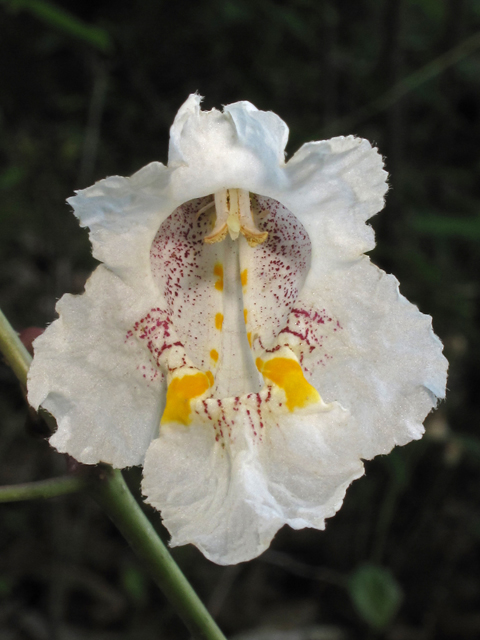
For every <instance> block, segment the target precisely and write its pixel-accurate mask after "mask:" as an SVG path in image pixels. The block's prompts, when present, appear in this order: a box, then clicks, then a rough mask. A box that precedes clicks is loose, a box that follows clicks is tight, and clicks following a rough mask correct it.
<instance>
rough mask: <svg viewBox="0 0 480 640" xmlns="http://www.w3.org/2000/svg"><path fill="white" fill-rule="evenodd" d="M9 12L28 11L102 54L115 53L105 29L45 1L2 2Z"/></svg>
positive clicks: (13, 0) (3, 0) (6, 0)
mask: <svg viewBox="0 0 480 640" xmlns="http://www.w3.org/2000/svg"><path fill="white" fill-rule="evenodd" d="M0 1H1V2H2V3H3V4H4V5H5V6H6V8H7V9H8V10H9V11H22V10H23V11H28V12H29V13H30V14H32V15H33V16H35V17H36V18H38V19H39V20H41V21H42V22H44V23H45V24H46V25H47V26H49V27H53V28H54V29H58V30H59V31H62V32H63V33H64V34H66V35H69V36H73V37H74V38H77V39H79V40H83V42H86V43H88V44H89V45H91V46H92V47H94V48H96V49H98V50H100V51H101V52H102V53H111V52H112V51H113V42H112V39H111V37H110V34H109V33H108V31H106V30H105V29H102V28H101V27H97V26H91V25H88V24H86V23H85V22H82V20H79V19H78V18H77V17H75V16H74V15H73V14H72V13H69V12H68V11H65V9H61V8H60V7H57V6H55V5H54V4H52V3H51V2H46V1H45V0H0Z"/></svg>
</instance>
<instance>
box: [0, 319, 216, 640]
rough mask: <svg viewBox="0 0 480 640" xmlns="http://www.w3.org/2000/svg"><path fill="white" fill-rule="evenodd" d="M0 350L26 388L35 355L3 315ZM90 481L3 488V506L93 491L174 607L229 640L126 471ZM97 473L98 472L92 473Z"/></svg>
mask: <svg viewBox="0 0 480 640" xmlns="http://www.w3.org/2000/svg"><path fill="white" fill-rule="evenodd" d="M0 351H1V352H2V353H3V355H4V357H5V359H6V361H7V363H8V364H9V365H10V366H11V367H12V369H13V371H14V372H15V374H16V375H17V377H18V379H19V380H20V382H21V383H22V384H26V381H27V372H28V367H29V365H30V362H31V357H30V355H29V353H28V351H27V350H26V349H25V347H24V346H23V344H22V342H21V341H20V339H19V337H18V335H17V333H16V332H15V331H14V330H13V328H12V327H11V325H10V324H9V322H8V320H7V319H6V318H5V316H4V315H3V313H2V312H1V311H0ZM96 471H97V474H96V476H95V475H94V476H93V477H92V476H90V477H89V479H88V482H87V481H86V480H84V479H83V478H78V477H70V478H69V477H67V478H53V479H51V480H45V481H43V482H32V483H28V484H23V485H16V486H12V487H3V488H2V487H0V502H11V501H15V500H28V499H30V498H51V497H53V496H55V495H61V494H62V493H70V492H73V491H79V490H80V489H84V488H86V489H88V491H89V493H90V495H91V496H92V497H93V498H94V499H95V500H96V502H98V504H99V505H100V506H101V507H102V508H103V510H104V511H105V512H106V513H107V515H108V516H109V517H110V519H111V520H112V521H113V522H114V523H115V525H116V526H117V527H118V529H119V530H120V531H121V533H122V534H123V536H124V537H125V539H126V540H127V542H128V543H129V544H130V546H131V547H132V549H133V550H134V551H135V553H136V554H137V555H138V557H139V558H140V559H141V560H142V562H143V563H144V564H145V567H146V569H147V570H148V571H149V572H150V574H151V575H152V577H153V579H154V580H155V582H156V583H157V584H158V586H159V587H160V589H162V591H163V592H164V594H165V595H166V597H167V598H168V600H169V601H170V603H171V605H172V606H173V608H174V609H175V611H176V612H177V614H178V615H179V616H180V618H181V619H182V620H183V622H184V623H185V625H186V626H187V627H188V629H189V630H190V632H191V633H192V635H193V636H194V637H195V638H197V639H198V640H225V636H224V635H223V633H222V632H221V631H220V629H219V628H218V626H217V625H216V623H215V621H214V620H213V618H212V616H211V615H210V614H209V613H208V611H207V609H206V608H205V606H204V605H203V603H202V601H201V600H200V599H199V597H198V596H197V594H196V593H195V591H194V590H193V588H192V586H191V585H190V583H189V582H188V580H187V579H186V578H185V576H184V575H183V573H182V572H181V571H180V569H179V567H178V566H177V564H176V563H175V561H174V560H173V558H172V556H171V555H170V553H169V552H168V551H167V549H166V547H165V545H164V544H163V542H162V541H161V540H160V538H159V537H158V535H157V533H156V531H155V529H154V528H153V526H152V525H151V523H150V521H149V520H148V518H147V517H146V515H145V514H144V513H143V511H142V509H141V507H140V505H139V504H138V503H137V501H136V500H135V498H134V497H133V496H132V494H131V493H130V491H129V489H128V487H127V485H126V484H125V481H124V479H123V476H122V474H121V472H120V471H119V470H117V469H112V468H111V467H109V466H107V465H101V466H99V467H98V468H97V469H96ZM92 475H93V474H92Z"/></svg>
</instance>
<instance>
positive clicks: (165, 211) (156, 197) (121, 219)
mask: <svg viewBox="0 0 480 640" xmlns="http://www.w3.org/2000/svg"><path fill="white" fill-rule="evenodd" d="M170 173H171V172H170V171H169V169H167V168H166V167H165V166H164V165H162V164H161V163H160V162H152V163H151V164H149V165H147V166H146V167H143V169H141V170H140V171H137V173H134V174H133V176H131V177H130V178H122V177H120V176H112V177H110V178H106V179H105V180H100V181H99V182H97V183H96V184H94V185H93V186H92V187H89V188H88V189H83V190H81V191H77V192H76V193H77V195H76V196H73V197H71V198H69V199H68V202H69V204H71V205H72V207H73V209H74V212H75V215H76V216H77V218H78V219H79V221H80V224H81V226H82V227H89V229H90V241H91V243H92V252H93V255H94V256H95V258H97V260H100V261H101V262H103V263H105V265H106V266H108V267H109V268H110V269H111V270H112V271H114V272H115V273H116V274H117V275H119V276H120V277H121V278H122V279H123V280H124V281H125V282H127V283H129V284H130V285H132V286H135V287H137V288H140V287H142V288H145V289H148V287H149V286H150V287H151V285H152V279H151V274H150V261H149V254H150V246H151V244H152V242H153V239H154V237H155V234H156V233H157V231H158V227H159V226H160V224H161V223H162V222H163V220H165V218H166V217H167V216H169V215H170V214H171V213H172V211H173V210H174V209H175V207H177V206H178V205H179V204H181V202H182V201H180V202H176V201H174V200H172V199H171V198H170V195H169V181H170Z"/></svg>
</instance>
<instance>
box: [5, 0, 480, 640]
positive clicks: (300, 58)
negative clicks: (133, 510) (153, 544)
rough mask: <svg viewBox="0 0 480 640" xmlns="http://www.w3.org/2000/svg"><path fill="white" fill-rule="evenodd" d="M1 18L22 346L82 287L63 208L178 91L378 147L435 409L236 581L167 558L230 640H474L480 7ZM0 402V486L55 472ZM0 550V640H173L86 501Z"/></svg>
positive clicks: (191, 558)
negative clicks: (435, 366) (241, 639)
mask: <svg viewBox="0 0 480 640" xmlns="http://www.w3.org/2000/svg"><path fill="white" fill-rule="evenodd" d="M0 18H1V19H0V163H1V164H0V194H1V197H0V257H1V264H2V269H1V272H0V306H1V308H2V309H3V311H4V312H5V313H6V315H7V316H8V317H9V318H10V319H11V321H12V322H13V324H14V325H15V326H16V328H18V329H22V328H24V327H27V326H30V325H37V326H45V325H46V324H47V323H48V322H51V320H52V319H53V318H54V304H55V300H56V299H58V298H59V297H60V296H61V295H62V294H63V293H65V292H66V291H70V292H73V293H79V292H81V291H82V288H83V284H84V282H85V279H86V277H87V276H88V274H89V272H90V271H91V270H92V269H93V267H94V261H93V259H92V258H91V256H90V251H89V243H88V239H87V234H86V232H85V231H84V230H80V229H79V228H78V225H77V223H76V221H75V219H74V217H73V215H71V213H70V212H69V208H68V206H67V205H66V204H65V199H66V198H67V197H68V196H69V195H71V194H72V192H73V190H74V189H78V188H82V187H85V186H88V185H89V184H91V183H92V182H93V181H94V180H96V179H100V178H103V177H105V176H106V175H112V174H120V175H126V174H130V173H132V172H133V171H135V170H137V169H139V168H140V167H141V166H143V165H144V164H146V163H147V162H150V161H152V160H161V161H165V160H166V157H167V144H168V128H169V126H170V124H171V122H172V120H173V117H174V115H175V113H176V111H177V109H178V107H179V106H180V105H181V104H182V102H183V101H184V100H185V98H186V97H187V95H188V94H189V93H190V92H193V91H199V93H201V94H202V95H205V96H206V98H205V102H204V106H205V108H211V107H213V106H216V107H220V106H221V105H222V104H227V103H230V102H233V101H236V100H250V101H251V102H253V103H254V104H255V105H256V106H257V107H259V108H261V109H266V110H272V111H275V112H276V113H278V114H279V115H280V116H281V117H282V118H283V119H284V120H285V121H286V122H287V123H288V124H289V126H290V128H291V139H290V142H289V145H288V151H289V153H290V154H291V153H292V152H294V151H295V150H296V149H297V148H298V146H299V145H300V144H302V143H303V142H306V141H309V140H313V139H319V138H321V137H323V136H325V135H343V134H345V135H346V134H351V133H354V134H357V135H359V136H363V137H366V138H368V139H370V140H372V141H374V142H376V144H377V145H378V147H379V149H380V151H381V153H382V154H383V155H385V158H386V167H387V170H388V171H389V172H390V174H391V178H390V185H391V189H390V192H389V193H388V195H387V204H386V209H385V211H384V212H382V213H381V214H380V215H379V216H378V217H376V218H375V219H374V220H373V221H372V224H373V226H374V227H375V230H376V233H377V238H378V247H377V248H376V249H375V251H374V252H372V258H373V260H374V261H375V262H376V263H377V264H379V265H380V266H381V267H382V268H384V269H386V270H387V271H390V272H393V273H395V275H397V276H398V278H399V280H400V282H401V283H402V284H401V290H402V292H403V293H404V294H405V295H406V296H407V297H408V298H409V299H410V300H412V301H414V302H415V303H416V304H418V305H419V307H420V309H421V310H422V311H423V312H425V313H429V314H431V315H432V316H433V319H434V320H433V321H434V327H435V330H436V331H437V333H438V334H439V335H440V336H441V338H442V339H443V340H444V343H445V352H446V355H447V357H448V358H449V360H450V362H451V369H450V378H449V396H448V400H447V402H446V403H444V404H442V405H441V407H440V409H439V410H438V411H437V413H435V414H433V415H432V416H430V418H429V420H428V421H427V437H426V438H424V439H423V440H422V441H420V442H417V443H412V444H411V445H408V446H407V447H403V448H401V449H399V450H398V451H395V452H394V453H393V454H392V455H390V456H388V457H387V458H384V459H376V460H374V461H372V462H369V463H367V474H366V477H365V478H363V479H361V480H359V481H357V482H356V483H354V485H353V486H352V487H351V488H350V489H349V491H348V493H347V498H346V500H345V505H344V507H343V508H342V509H341V511H340V512H339V513H338V514H337V515H336V516H335V518H333V519H332V520H330V521H329V522H328V524H327V528H326V531H325V532H318V531H309V530H304V531H295V532H292V531H291V530H288V529H284V530H282V531H281V532H280V533H279V535H278V536H277V537H276V539H275V541H274V543H273V545H272V550H271V551H268V552H266V553H265V554H264V555H263V556H262V557H261V558H259V559H258V560H256V561H253V562H251V563H248V564H245V565H240V566H238V567H217V566H215V565H212V564H211V563H209V562H208V561H207V560H205V559H204V558H203V557H202V556H201V555H200V554H199V553H198V552H197V551H196V550H195V549H194V548H190V547H185V548H181V549H177V550H175V556H176V558H177V559H178V561H179V563H180V564H181V565H182V567H183V568H184V570H185V572H186V573H187V575H188V577H189V578H190V579H191V580H192V582H193V584H194V585H195V587H196V588H197V589H198V591H199V593H200V595H201V596H202V597H203V599H204V600H205V601H206V602H207V603H208V605H209V607H210V609H211V610H212V612H214V613H215V615H216V617H217V618H218V621H219V623H220V625H221V626H222V627H223V628H224V630H225V632H226V633H227V634H229V635H234V634H237V633H240V632H244V633H245V632H246V631H247V630H251V632H250V635H249V636H248V637H250V638H255V637H257V638H260V637H263V636H261V630H263V632H264V633H267V632H268V630H270V631H272V630H273V631H272V633H273V632H274V633H276V634H277V635H276V636H272V637H276V638H279V637H282V638H285V640H287V638H292V639H293V638H302V639H303V640H308V639H309V638H312V640H313V639H314V638H324V639H327V638H332V640H333V639H334V638H335V639H340V640H341V639H343V638H345V639H350V638H351V639H353V638H355V639H357V638H363V637H365V638H372V637H385V638H387V639H388V640H403V639H405V640H430V639H433V638H435V639H440V640H443V639H447V638H452V639H453V638H454V639H457V638H466V639H469V638H471V639H472V640H473V639H475V638H477V637H479V636H480V620H479V617H478V610H479V606H480V582H479V577H478V571H477V568H476V567H477V566H478V561H479V557H478V556H479V542H480V453H479V452H480V438H479V433H478V425H479V423H480V400H479V394H478V388H479V386H480V366H479V362H480V326H479V325H480V323H479V312H480V304H479V300H480V299H479V294H480V288H479V286H480V285H479V273H480V210H479V200H480V181H479V180H478V173H479V169H480V160H479V154H478V149H479V147H480V53H478V43H479V41H480V36H479V35H478V34H479V33H480V2H478V0H289V1H288V0H286V1H280V0H277V1H275V0H201V1H200V2H197V3H193V2H186V1H185V0H179V1H178V2H176V3H172V2H165V1H159V2H155V3H147V2H140V3H139V2H137V3H134V2H132V1H131V0H130V1H129V0H117V2H112V1H111V0H97V2H92V1H91V0H82V1H80V0H70V1H69V2H66V1H57V2H56V3H53V2H46V1H44V0H2V2H0ZM0 380H1V383H2V394H1V395H0V415H1V416H2V421H1V424H0V429H1V441H0V442H1V446H0V483H4V484H8V483H14V482H24V481H30V480H35V479H41V478H48V477H51V476H53V475H56V474H60V473H63V472H64V471H65V468H66V461H65V460H64V458H63V457H62V456H60V455H58V454H56V453H55V452H54V451H51V450H50V449H49V447H48V444H47V443H45V442H44V441H43V440H41V439H39V438H37V439H35V438H32V432H35V425H32V423H31V422H29V432H28V434H27V432H26V431H25V429H24V428H23V425H24V421H25V419H26V407H25V403H24V399H23V397H22V395H21V392H20V390H19V388H18V385H17V384H16V381H15V380H14V378H13V376H12V374H11V373H10V372H9V371H8V370H7V369H6V368H2V369H0ZM39 435H41V434H39ZM129 481H130V482H131V485H132V487H133V488H134V489H136V490H137V491H138V481H139V472H138V470H132V471H131V472H130V474H129ZM149 513H150V512H149ZM152 517H153V520H154V521H155V522H156V523H157V524H158V526H159V530H160V531H161V534H162V536H164V537H166V533H165V532H164V531H163V530H162V529H161V525H160V523H159V517H158V515H156V514H152ZM0 547H1V549H2V554H1V555H0V637H1V638H2V640H3V638H5V639H6V640H30V639H31V640H37V639H39V640H43V639H49V640H50V638H53V639H58V640H70V639H81V638H87V637H88V639H89V640H96V639H98V640H100V639H101V640H109V639H113V638H115V639H119V640H123V639H127V638H135V639H136V638H140V637H141V638H142V640H144V639H145V640H148V639H150V638H152V639H153V638H155V639H157V638H159V637H162V638H174V637H175V638H186V637H187V635H186V633H185V632H184V630H183V628H182V626H181V624H180V623H178V622H177V621H176V619H175V618H174V616H173V615H172V612H171V611H170V609H169V608H168V607H167V605H166V604H165V602H164V601H163V599H162V597H161V596H160V595H159V594H158V592H157V591H156V589H155V588H154V587H153V586H152V584H151V582H150V579H149V578H148V576H146V575H145V573H144V572H143V570H142V569H141V567H139V566H138V565H137V564H136V561H135V559H134V558H133V556H132V554H131V552H130V550H129V549H128V547H127V545H126V544H125V542H124V541H123V540H122V539H121V538H120V536H119V535H118V534H117V532H116V531H115V530H114V528H113V526H112V525H111V524H110V523H109V522H107V521H106V520H105V518H104V517H103V515H102V514H101V513H99V512H98V510H97V508H96V507H95V505H93V504H91V503H90V502H89V501H88V499H87V498H86V497H84V496H69V497H65V498H57V499H55V500H51V501H48V502H44V503H31V504H12V505H2V508H1V509H0ZM350 576H356V580H355V581H354V583H353V584H356V587H355V590H354V591H352V581H349V577H350ZM359 585H360V586H359ZM397 585H398V586H397ZM400 590H401V591H402V592H403V593H404V599H403V601H402V602H401V603H400V600H399V597H398V594H399V593H400ZM395 594H396V595H395ZM350 595H352V597H353V600H352V598H350ZM360 603H362V604H360ZM397 607H398V611H397ZM367 612H368V613H367ZM379 616H380V617H379ZM382 616H383V617H382ZM280 633H281V634H282V635H278V634H280ZM265 637H266V636H265Z"/></svg>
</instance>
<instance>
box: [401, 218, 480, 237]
mask: <svg viewBox="0 0 480 640" xmlns="http://www.w3.org/2000/svg"><path fill="white" fill-rule="evenodd" d="M411 224H412V227H413V228H414V229H415V230H416V231H418V232H419V233H422V234H425V235H430V236H436V237H443V238H452V237H457V238H464V239H466V240H471V241H473V242H475V241H478V240H480V216H472V217H470V218H467V217H465V216H463V217H461V216H457V217H453V216H436V215H432V214H426V215H418V216H416V217H415V218H412V220H411Z"/></svg>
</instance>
